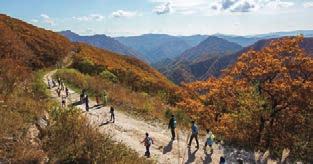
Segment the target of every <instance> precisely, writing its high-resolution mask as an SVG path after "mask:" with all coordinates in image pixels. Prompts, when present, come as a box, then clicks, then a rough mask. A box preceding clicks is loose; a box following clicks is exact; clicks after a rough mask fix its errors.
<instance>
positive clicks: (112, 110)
mask: <svg viewBox="0 0 313 164" xmlns="http://www.w3.org/2000/svg"><path fill="white" fill-rule="evenodd" d="M110 113H111V119H110V121H113V123H114V122H115V114H114V108H113V106H111V107H110Z"/></svg>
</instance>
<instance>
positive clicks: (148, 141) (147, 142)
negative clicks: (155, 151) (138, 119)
mask: <svg viewBox="0 0 313 164" xmlns="http://www.w3.org/2000/svg"><path fill="white" fill-rule="evenodd" d="M140 143H144V145H145V147H146V152H145V156H146V157H148V158H150V146H151V145H152V144H153V140H152V138H151V137H149V133H146V137H145V139H144V140H143V141H141V142H140Z"/></svg>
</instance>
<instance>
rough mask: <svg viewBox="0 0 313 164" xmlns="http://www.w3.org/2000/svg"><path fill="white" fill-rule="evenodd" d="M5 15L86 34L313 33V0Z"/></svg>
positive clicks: (143, 3)
mask: <svg viewBox="0 0 313 164" xmlns="http://www.w3.org/2000/svg"><path fill="white" fill-rule="evenodd" d="M0 13H3V14H7V15H9V16H12V17H15V18H18V19H22V20H24V21H26V22H28V23H31V24H34V25H36V26H39V27H43V28H46V29H51V30H54V31H61V30H72V31H74V32H77V33H79V34H82V35H90V34H96V33H97V34H107V35H110V36H126V35H139V34H145V33H166V34H172V35H192V34H214V33H224V34H235V35H250V34H260V33H268V32H276V31H292V30H313V21H312V20H313V0H0Z"/></svg>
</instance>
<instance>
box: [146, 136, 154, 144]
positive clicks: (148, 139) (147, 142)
mask: <svg viewBox="0 0 313 164" xmlns="http://www.w3.org/2000/svg"><path fill="white" fill-rule="evenodd" d="M145 144H146V145H152V144H153V141H152V138H150V137H147V138H146V143H145Z"/></svg>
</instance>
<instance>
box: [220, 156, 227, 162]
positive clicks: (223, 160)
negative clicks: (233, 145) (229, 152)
mask: <svg viewBox="0 0 313 164" xmlns="http://www.w3.org/2000/svg"><path fill="white" fill-rule="evenodd" d="M219 164H226V160H225V158H224V157H223V156H221V157H220V162H219Z"/></svg>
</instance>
